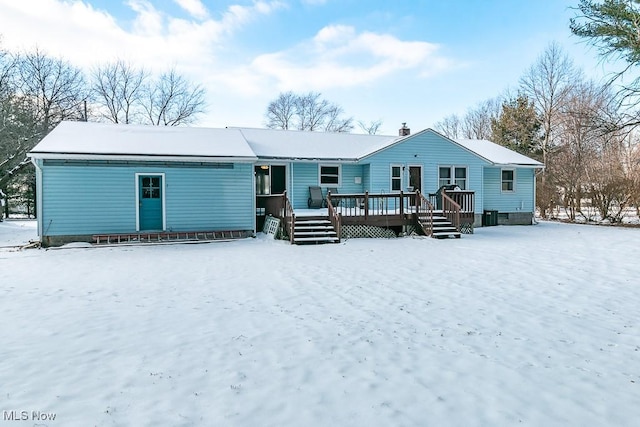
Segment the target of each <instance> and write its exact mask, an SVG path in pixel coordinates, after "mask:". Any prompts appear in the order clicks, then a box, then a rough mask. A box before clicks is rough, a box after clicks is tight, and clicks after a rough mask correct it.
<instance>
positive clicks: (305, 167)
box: [289, 163, 364, 209]
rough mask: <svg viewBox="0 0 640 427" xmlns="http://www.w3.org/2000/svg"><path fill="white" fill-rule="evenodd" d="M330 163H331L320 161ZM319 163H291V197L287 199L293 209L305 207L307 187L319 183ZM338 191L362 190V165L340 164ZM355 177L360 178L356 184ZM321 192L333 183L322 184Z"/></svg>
mask: <svg viewBox="0 0 640 427" xmlns="http://www.w3.org/2000/svg"><path fill="white" fill-rule="evenodd" d="M320 164H332V163H320ZM320 164H319V163H293V165H292V166H293V167H292V170H293V174H292V175H293V188H292V189H291V190H290V195H291V197H290V198H289V200H290V201H291V204H292V205H293V208H294V209H306V208H307V207H308V206H307V201H308V199H309V187H311V186H316V185H320V184H319V181H320V173H319V165H320ZM340 168H341V171H340V173H341V176H340V181H341V182H340V185H339V186H338V192H339V193H361V192H363V191H364V186H363V184H362V182H363V181H364V180H363V167H362V166H361V165H356V164H349V163H346V164H342V165H341V166H340ZM356 177H360V178H361V183H360V184H356V183H355V181H356ZM321 187H322V193H323V194H326V192H327V188H332V187H335V185H322V186H321Z"/></svg>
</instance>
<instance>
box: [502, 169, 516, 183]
mask: <svg viewBox="0 0 640 427" xmlns="http://www.w3.org/2000/svg"><path fill="white" fill-rule="evenodd" d="M502 180H503V181H513V171H502Z"/></svg>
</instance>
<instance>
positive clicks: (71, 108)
mask: <svg viewBox="0 0 640 427" xmlns="http://www.w3.org/2000/svg"><path fill="white" fill-rule="evenodd" d="M18 70H19V77H20V85H21V92H22V93H23V95H24V96H25V97H26V98H28V99H29V101H30V102H31V104H33V105H34V107H35V108H34V110H35V111H36V113H37V115H38V122H39V123H40V124H41V130H42V133H43V134H42V136H44V135H45V134H46V133H48V132H49V131H50V130H51V129H52V128H53V127H55V125H57V124H58V123H59V122H61V121H62V120H85V119H86V117H84V101H85V100H86V99H87V96H88V91H87V86H86V83H85V79H84V76H83V74H82V71H80V69H79V68H76V67H74V66H73V65H71V64H70V63H69V62H67V61H65V60H63V59H60V58H52V57H50V56H47V55H45V54H44V53H43V52H42V51H40V50H39V49H37V48H36V49H35V50H34V51H33V52H27V53H25V54H24V55H23V56H21V57H20V58H19V60H18Z"/></svg>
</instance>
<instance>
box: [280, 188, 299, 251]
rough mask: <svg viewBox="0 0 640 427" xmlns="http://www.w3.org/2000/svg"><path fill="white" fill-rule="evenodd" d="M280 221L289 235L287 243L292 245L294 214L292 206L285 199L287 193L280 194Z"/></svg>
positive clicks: (294, 223)
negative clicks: (281, 220)
mask: <svg viewBox="0 0 640 427" xmlns="http://www.w3.org/2000/svg"><path fill="white" fill-rule="evenodd" d="M282 211H283V212H282V219H283V220H284V227H285V230H287V233H288V234H289V241H290V242H291V244H293V233H294V231H295V227H296V214H295V213H294V212H293V206H291V202H290V201H289V198H288V197H287V192H286V191H285V192H284V193H283V194H282Z"/></svg>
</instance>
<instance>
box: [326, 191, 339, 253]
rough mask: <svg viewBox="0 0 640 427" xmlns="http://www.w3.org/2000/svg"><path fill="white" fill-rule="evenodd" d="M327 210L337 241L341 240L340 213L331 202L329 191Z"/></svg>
mask: <svg viewBox="0 0 640 427" xmlns="http://www.w3.org/2000/svg"><path fill="white" fill-rule="evenodd" d="M327 211H328V213H329V221H331V225H332V226H333V229H334V230H335V232H336V235H337V236H338V242H340V241H341V240H342V214H341V213H339V212H338V211H337V210H336V208H335V207H334V206H333V203H332V202H331V191H329V192H328V193H327Z"/></svg>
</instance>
